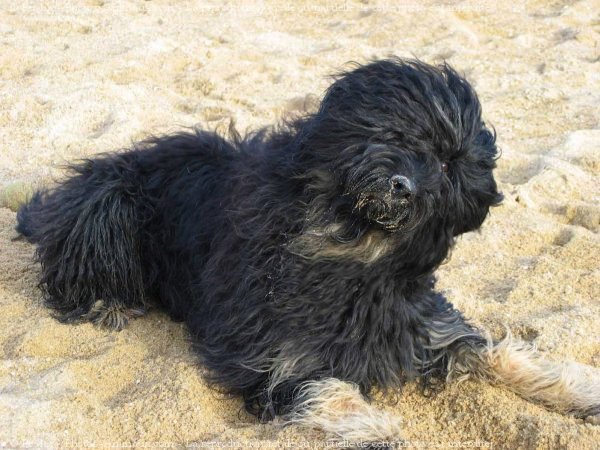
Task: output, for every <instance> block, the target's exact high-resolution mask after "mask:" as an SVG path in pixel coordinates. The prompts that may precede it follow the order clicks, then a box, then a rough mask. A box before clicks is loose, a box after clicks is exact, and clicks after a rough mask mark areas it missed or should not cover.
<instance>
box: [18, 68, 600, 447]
mask: <svg viewBox="0 0 600 450" xmlns="http://www.w3.org/2000/svg"><path fill="white" fill-rule="evenodd" d="M496 158H497V150H496V145H495V134H494V133H493V132H491V131H490V130H489V128H488V127H486V125H485V123H484V122H483V120H482V118H481V107H480V104H479V101H478V99H477V96H476V94H475V92H474V91H473V89H472V87H471V86H470V85H469V83H468V82H467V81H466V80H465V79H464V78H462V77H461V76H460V75H459V74H458V73H457V72H455V71H454V70H453V69H451V68H450V67H448V66H447V65H443V66H441V67H432V66H429V65H426V64H424V63H422V62H419V61H408V60H401V59H390V60H382V61H375V62H372V63H370V64H367V65H364V66H359V65H357V66H356V67H354V68H353V70H351V71H348V72H346V73H343V74H341V75H340V76H339V77H338V78H337V80H336V81H335V82H334V83H333V84H332V86H331V87H330V88H329V89H328V90H327V92H326V94H325V96H324V98H323V101H322V103H321V105H320V108H319V110H318V111H317V112H316V113H314V114H310V115H308V116H306V117H303V118H300V119H297V120H294V121H291V122H289V123H287V124H285V125H284V126H281V127H279V128H276V129H265V130H261V131H259V132H257V133H253V134H250V135H248V136H246V137H244V138H242V137H240V136H239V135H237V134H236V133H232V138H231V139H230V140H226V139H224V138H223V137H220V136H218V135H217V134H215V133H212V132H207V131H202V130H194V131H191V132H182V133H177V134H173V135H168V136H162V137H158V138H153V139H150V140H147V141H145V142H142V143H140V144H138V145H136V146H134V148H133V149H131V150H128V151H124V152H120V153H114V154H108V155H104V156H98V157H96V158H94V159H89V160H86V161H84V162H82V163H79V164H76V165H74V166H72V168H71V171H72V173H71V174H70V176H69V177H67V178H66V179H65V180H64V181H63V182H62V183H61V184H59V185H58V186H56V187H54V188H53V189H51V190H49V191H44V192H39V193H37V194H36V195H35V196H34V197H33V198H32V199H31V201H30V202H29V203H28V204H27V205H25V206H23V208H22V209H21V210H20V211H19V214H18V226H17V229H18V231H20V232H21V233H22V234H23V235H25V236H26V237H27V238H28V239H29V240H30V241H31V242H34V243H36V244H37V258H38V259H39V261H40V262H41V266H42V273H41V281H40V287H41V288H42V290H43V292H44V296H45V299H46V303H47V304H48V306H50V307H51V308H53V309H54V310H55V311H56V313H57V314H58V316H59V318H61V319H62V320H64V321H67V322H76V321H81V320H91V321H94V322H97V323H103V324H106V325H109V326H113V327H117V328H120V327H122V326H123V325H124V324H125V323H126V321H127V319H128V318H130V317H135V316H138V315H140V314H142V313H143V312H144V310H145V309H146V308H147V307H148V306H149V305H159V306H160V307H161V308H163V309H164V310H165V311H167V312H168V313H169V314H170V315H171V316H172V317H173V318H174V319H177V320H184V321H185V322H186V323H187V325H188V327H189V331H190V333H191V335H192V337H193V342H194V347H195V350H196V351H197V353H198V355H200V357H201V359H202V363H203V364H204V365H205V366H206V367H207V368H209V369H210V380H211V381H213V382H215V383H217V384H218V385H219V386H221V387H223V388H225V389H226V390H228V391H230V392H233V393H237V394H240V395H242V396H243V397H244V399H245V403H246V407H247V409H248V410H249V411H250V412H252V413H254V414H257V415H259V416H260V417H261V418H263V419H269V418H272V417H274V416H278V415H279V416H284V418H287V420H289V421H292V422H296V423H299V424H304V425H311V426H314V425H316V426H320V427H322V428H324V429H325V431H327V432H329V433H331V434H333V435H335V436H338V437H341V438H344V437H348V436H350V437H351V438H352V439H358V438H361V437H362V438H364V439H367V440H376V439H378V438H380V439H389V438H390V434H396V433H398V429H399V426H398V421H397V420H396V419H395V418H390V417H387V416H385V415H384V414H383V413H381V414H379V413H377V412H375V411H374V410H373V408H372V406H369V405H368V404H367V403H365V399H363V398H360V397H361V396H363V397H365V398H368V394H369V392H370V391H371V389H372V388H373V387H374V386H377V387H379V388H382V389H389V388H396V387H398V386H400V385H401V384H402V383H403V382H404V381H405V380H407V379H411V378H415V377H420V378H421V379H423V380H425V381H427V380H429V379H432V378H433V377H442V378H445V377H450V378H452V377H455V376H456V377H462V376H464V375H468V374H475V375H478V376H480V377H484V378H487V379H490V380H492V381H494V382H499V383H503V384H506V385H508V386H509V387H510V388H511V389H514V390H515V391H517V392H520V393H521V394H523V395H525V396H526V397H528V398H533V399H538V400H540V401H542V402H543V403H545V404H547V405H549V406H551V407H556V408H558V409H560V410H562V411H568V412H573V413H575V414H578V415H589V414H597V413H598V412H599V409H600V403H599V402H598V396H597V392H598V391H597V390H596V395H591V394H590V395H587V394H586V392H592V391H593V389H591V388H590V390H589V391H586V389H585V388H584V387H583V386H582V385H581V384H580V383H579V384H578V383H574V384H573V383H570V382H567V381H565V382H563V381H564V380H562V381H561V375H560V374H558V372H557V371H556V370H552V369H551V368H550V366H548V365H545V364H543V363H540V362H539V361H537V360H536V362H528V361H529V360H530V359H531V360H532V361H533V359H532V357H530V356H528V353H527V352H525V351H524V350H523V349H521V348H520V347H518V346H514V345H512V344H500V345H499V346H497V347H494V344H493V343H490V342H488V340H487V339H485V338H484V337H482V335H481V334H480V333H479V332H478V331H477V330H475V329H474V328H473V327H472V326H470V325H469V324H468V323H467V322H465V320H464V319H463V317H462V315H461V314H460V313H459V312H458V311H457V310H456V309H454V308H453V306H452V304H451V303H449V302H448V301H447V300H446V299H445V298H444V297H443V296H442V295H441V294H439V293H436V292H435V290H434V277H433V272H434V270H435V269H436V268H437V267H438V266H439V265H440V264H441V263H442V262H443V261H444V260H445V259H446V258H447V256H448V254H449V250H450V249H451V247H452V245H453V243H454V240H455V238H456V237H457V236H458V235H460V234H462V233H466V232H468V231H472V230H476V229H477V228H479V227H480V226H481V224H482V222H483V221H484V219H485V218H486V216H487V215H488V212H489V210H490V207H492V206H495V205H497V204H499V202H500V201H501V199H502V196H501V194H500V193H499V192H498V190H497V187H496V182H495V181H494V178H493V174H492V171H493V169H494V167H495V160H496ZM514 358H517V359H518V364H517V365H513V364H512V363H511V361H513V359H514ZM516 371H518V372H519V373H516ZM552 386H555V387H552ZM538 388H539V389H538ZM359 393H360V395H359ZM361 414H362V415H363V417H360V416H361ZM379 431H381V433H379Z"/></svg>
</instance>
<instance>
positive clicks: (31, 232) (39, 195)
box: [15, 191, 43, 243]
mask: <svg viewBox="0 0 600 450" xmlns="http://www.w3.org/2000/svg"><path fill="white" fill-rule="evenodd" d="M42 208H43V191H37V192H36V193H35V194H33V197H31V198H30V199H29V200H28V201H27V203H25V204H23V205H22V206H21V207H20V208H19V211H18V212H17V226H16V227H15V229H16V230H17V232H18V233H19V234H20V235H21V236H23V237H25V238H26V239H27V240H28V241H29V242H32V243H36V242H37V241H38V238H37V237H36V231H39V230H40V226H39V224H36V222H35V221H36V216H37V213H38V212H40V211H41V210H42Z"/></svg>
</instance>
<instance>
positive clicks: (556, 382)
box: [428, 311, 600, 417]
mask: <svg viewBox="0 0 600 450" xmlns="http://www.w3.org/2000/svg"><path fill="white" fill-rule="evenodd" d="M429 335H430V341H429V343H428V348H429V349H430V350H431V351H432V355H435V356H434V358H433V360H437V363H440V362H441V363H442V364H443V365H444V366H445V367H444V370H445V371H446V374H447V379H448V380H453V379H459V380H460V379H465V378H468V377H473V376H474V377H476V378H481V379H485V380H487V381H490V382H492V383H494V384H498V385H502V386H505V387H506V388H508V389H510V390H512V391H513V392H515V393H517V394H518V395H520V396H522V397H524V398H526V399H528V400H531V401H534V402H538V403H541V404H543V405H545V406H546V407H547V408H549V409H552V410H555V411H558V412H561V413H566V414H574V415H575V416H577V417H591V416H598V415H599V414H600V377H599V376H598V374H597V373H596V375H595V376H593V375H592V374H591V373H588V372H586V370H585V369H584V366H582V365H579V364H576V363H570V362H554V361H550V360H548V359H545V358H544V357H543V356H542V355H541V354H539V353H538V352H536V351H535V349H534V348H533V347H532V346H530V345H528V344H526V343H524V342H522V341H519V340H517V339H514V338H513V337H512V336H511V334H510V333H507V336H506V337H505V338H504V339H503V340H501V341H499V342H494V341H493V340H492V339H491V338H489V337H483V336H482V335H481V334H479V333H478V332H477V331H476V330H474V328H472V327H470V326H469V325H468V324H467V323H465V322H464V320H463V318H462V316H461V315H460V314H459V313H458V312H457V311H451V312H450V314H448V315H447V316H446V317H445V318H443V319H440V320H437V321H433V322H432V323H431V324H430V325H429ZM586 369H589V372H592V371H597V369H594V368H591V367H587V368H586Z"/></svg>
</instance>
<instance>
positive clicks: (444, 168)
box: [442, 162, 448, 172]
mask: <svg viewBox="0 0 600 450" xmlns="http://www.w3.org/2000/svg"><path fill="white" fill-rule="evenodd" d="M442 172H448V163H447V162H443V163H442Z"/></svg>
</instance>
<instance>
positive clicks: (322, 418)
mask: <svg viewBox="0 0 600 450" xmlns="http://www.w3.org/2000/svg"><path fill="white" fill-rule="evenodd" d="M284 419H285V420H286V423H289V424H296V425H300V426H304V427H309V428H317V429H320V430H323V431H325V432H326V433H327V434H328V436H329V437H330V438H332V439H334V440H337V441H345V442H346V443H349V444H354V445H360V447H361V448H365V446H366V444H367V443H370V444H372V446H373V448H388V447H392V446H393V443H394V442H399V441H400V431H401V430H400V425H401V422H402V420H401V419H400V418H399V417H397V416H394V415H391V414H388V413H386V412H385V411H381V410H378V409H377V408H375V407H374V406H373V405H371V404H369V403H368V401H367V400H366V399H365V398H364V397H363V395H362V394H361V393H360V390H359V388H358V386H357V385H355V384H353V383H348V382H345V381H342V380H339V379H336V378H324V379H321V380H317V381H309V382H305V383H303V384H301V385H300V387H299V388H298V391H297V395H296V398H295V401H294V407H293V410H292V412H291V413H289V414H287V415H286V416H284ZM367 448H368V447H367Z"/></svg>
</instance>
